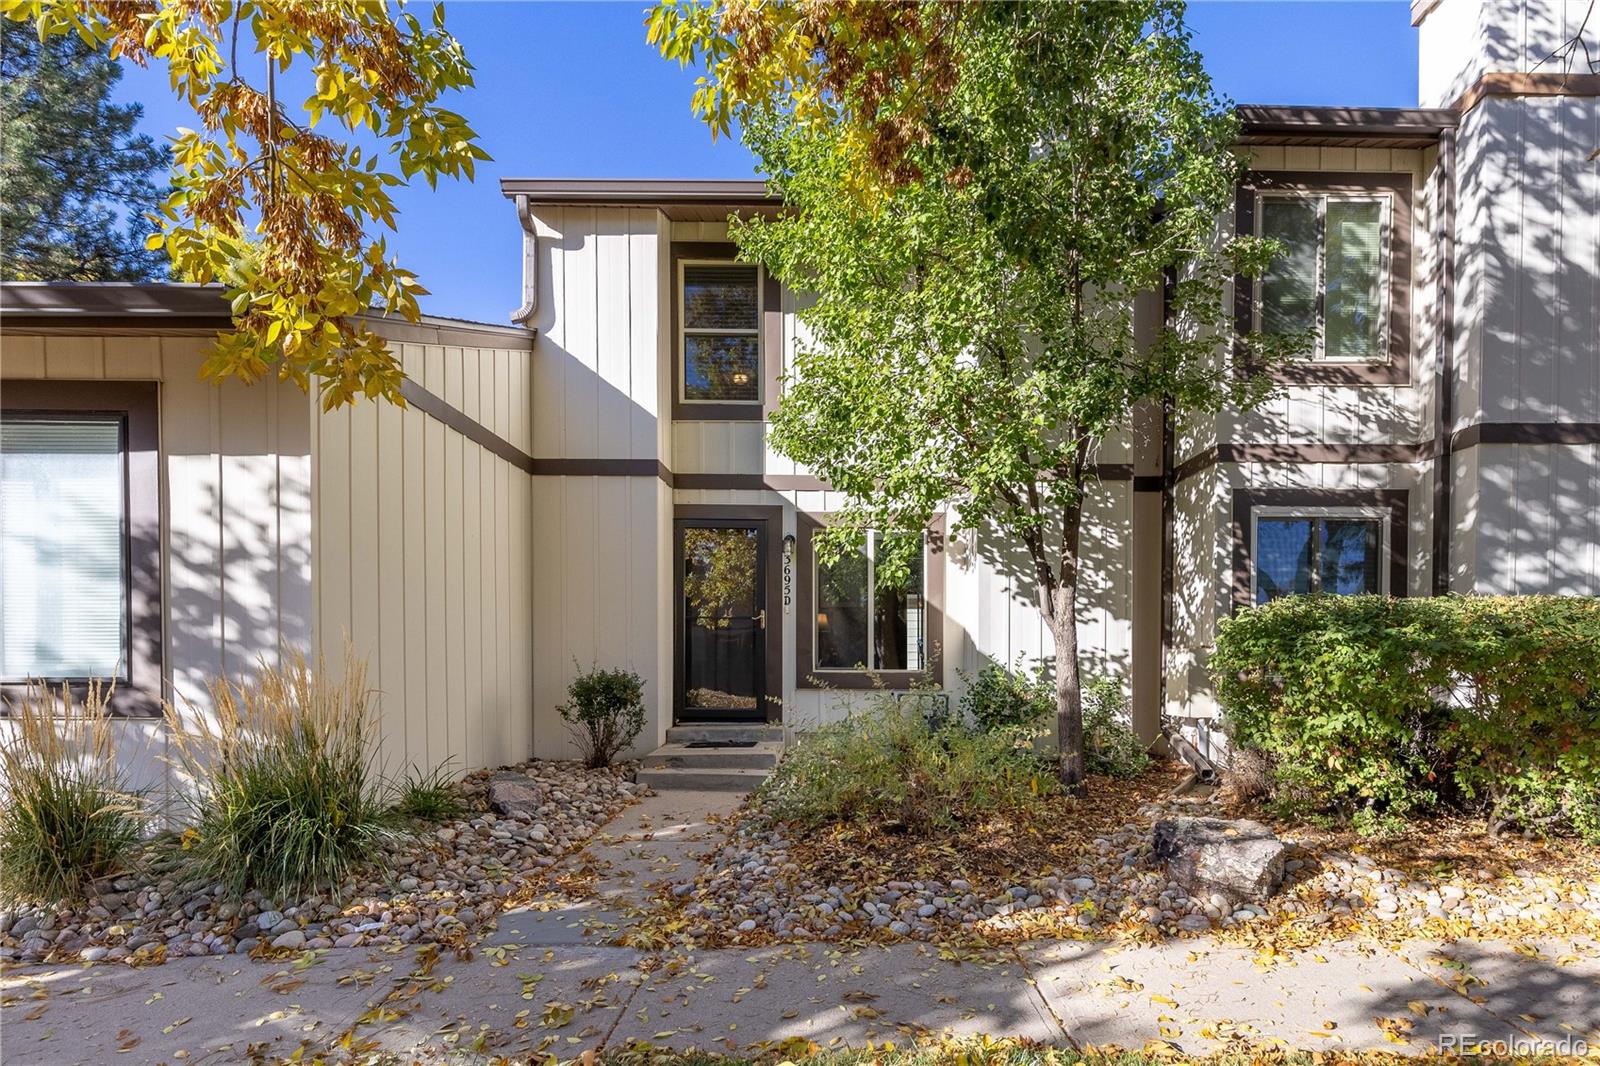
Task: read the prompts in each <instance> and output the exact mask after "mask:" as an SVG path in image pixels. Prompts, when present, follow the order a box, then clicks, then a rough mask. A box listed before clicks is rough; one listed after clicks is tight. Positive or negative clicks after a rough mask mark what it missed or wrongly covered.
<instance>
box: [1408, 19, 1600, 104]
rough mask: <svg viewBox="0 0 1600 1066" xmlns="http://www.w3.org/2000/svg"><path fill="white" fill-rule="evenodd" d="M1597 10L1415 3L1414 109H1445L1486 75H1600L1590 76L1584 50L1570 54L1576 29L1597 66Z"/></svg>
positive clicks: (1599, 53) (1599, 30)
mask: <svg viewBox="0 0 1600 1066" xmlns="http://www.w3.org/2000/svg"><path fill="white" fill-rule="evenodd" d="M1597 6H1600V5H1595V4H1592V3H1591V2H1590V0H1413V3H1412V5H1411V24H1412V25H1413V26H1416V27H1417V31H1418V40H1417V95H1418V97H1419V99H1418V101H1417V102H1418V104H1419V105H1420V106H1422V107H1451V106H1453V105H1455V104H1456V103H1457V102H1458V101H1460V100H1461V98H1462V96H1463V94H1465V93H1466V92H1467V90H1468V89H1470V88H1471V87H1472V86H1473V85H1474V84H1476V83H1477V82H1478V81H1479V79H1481V78H1482V77H1483V76H1484V75H1485V74H1506V73H1511V74H1580V75H1588V74H1595V73H1600V72H1597V71H1592V70H1590V68H1589V63H1588V62H1587V61H1586V57H1585V55H1584V52H1583V49H1581V48H1577V49H1574V48H1573V47H1572V42H1573V41H1574V40H1575V39H1577V38H1578V36H1579V31H1580V28H1582V37H1583V38H1584V39H1585V40H1587V41H1588V43H1589V54H1590V55H1592V56H1593V57H1594V59H1595V60H1596V61H1600V10H1596V8H1597ZM1592 10H1593V11H1595V13H1594V14H1593V15H1590V14H1589V13H1590V12H1591V11H1592ZM1586 15H1588V16H1589V24H1588V26H1587V27H1586V28H1584V27H1583V24H1584V18H1585V16H1586Z"/></svg>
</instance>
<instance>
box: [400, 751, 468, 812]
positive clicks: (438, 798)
mask: <svg viewBox="0 0 1600 1066" xmlns="http://www.w3.org/2000/svg"><path fill="white" fill-rule="evenodd" d="M451 778H452V775H451V774H450V773H448V772H447V771H446V770H445V768H444V766H443V765H442V764H441V765H439V766H435V767H434V768H433V769H432V770H426V771H424V770H420V769H417V768H415V767H413V768H412V769H410V770H408V771H406V775H405V776H404V777H403V778H401V779H400V781H399V783H398V784H397V785H396V786H395V800H394V806H393V807H392V808H390V809H391V810H392V811H393V812H394V813H395V814H396V815H397V816H398V817H400V818H402V819H404V820H406V821H411V822H429V823H437V822H449V821H452V820H454V819H456V818H459V817H461V816H462V815H463V814H464V813H466V808H465V807H463V806H462V805H461V799H460V797H458V796H457V795H456V790H455V788H454V787H453V783H452V780H451Z"/></svg>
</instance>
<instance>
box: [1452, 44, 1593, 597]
mask: <svg viewBox="0 0 1600 1066" xmlns="http://www.w3.org/2000/svg"><path fill="white" fill-rule="evenodd" d="M1546 14H1548V13H1546ZM1530 17H1531V16H1530ZM1546 28H1547V29H1548V27H1546ZM1541 32H1542V31H1541ZM1540 39H1542V36H1541V37H1540ZM1493 69H1505V67H1503V66H1502V67H1495V68H1493ZM1595 144H1600V99H1596V98H1594V97H1511V98H1501V97H1490V98H1486V99H1484V100H1483V101H1482V102H1480V103H1479V104H1478V106H1477V107H1475V108H1473V109H1472V110H1471V111H1470V112H1468V113H1467V114H1466V115H1465V116H1464V117H1463V119H1462V124H1461V128H1460V131H1459V134H1458V147H1457V151H1458V156H1459V159H1460V161H1461V163H1460V165H1459V172H1460V175H1461V177H1460V189H1459V193H1458V202H1457V219H1458V225H1459V227H1460V235H1459V237H1458V239H1457V244H1456V248H1457V253H1456V273H1457V293H1458V296H1457V299H1458V305H1457V320H1458V326H1457V331H1456V353H1455V355H1456V368H1457V378H1456V384H1457V394H1456V395H1457V399H1456V415H1457V421H1456V428H1460V427H1463V426H1467V425H1471V424H1475V423H1497V422H1521V423H1533V424H1541V423H1567V424H1571V423H1578V424H1595V423H1600V165H1597V164H1596V163H1595V162H1594V161H1593V160H1590V159H1589V158H1588V153H1589V152H1590V150H1591V149H1592V147H1593V145H1595ZM1455 465H1456V469H1455V471H1454V478H1455V482H1456V484H1457V485H1458V488H1457V491H1456V493H1455V497H1454V498H1453V499H1452V511H1453V518H1454V520H1455V523H1456V528H1457V530H1458V531H1459V532H1458V533H1457V535H1456V537H1455V539H1454V541H1453V544H1454V546H1455V553H1454V555H1453V556H1452V575H1451V579H1452V587H1453V588H1455V589H1456V590H1458V591H1463V592H1483V593H1520V594H1528V593H1555V594H1562V595H1596V594H1600V551H1597V550H1596V547H1595V545H1596V543H1597V542H1600V517H1597V515H1600V445H1595V444H1576V445H1550V444H1480V445H1479V446H1478V447H1476V448H1474V449H1470V450H1469V451H1468V452H1465V453H1462V454H1458V455H1457V456H1456V458H1455Z"/></svg>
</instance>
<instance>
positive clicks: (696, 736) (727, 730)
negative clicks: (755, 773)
mask: <svg viewBox="0 0 1600 1066" xmlns="http://www.w3.org/2000/svg"><path fill="white" fill-rule="evenodd" d="M699 740H737V741H743V742H746V743H748V742H750V741H755V742H756V743H762V742H766V741H780V742H781V741H782V740H783V726H781V725H764V724H762V723H760V722H754V723H746V722H691V723H689V724H688V725H675V726H669V727H668V729H667V743H668V744H690V743H693V742H695V741H699Z"/></svg>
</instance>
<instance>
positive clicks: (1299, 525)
mask: <svg viewBox="0 0 1600 1066" xmlns="http://www.w3.org/2000/svg"><path fill="white" fill-rule="evenodd" d="M1388 521H1389V516H1388V514H1387V513H1379V512H1376V511H1372V510H1367V509H1361V508H1321V509H1316V510H1309V511H1290V510H1286V509H1280V508H1258V509H1257V510H1256V512H1255V537H1254V543H1255V577H1254V602H1256V603H1266V602H1268V601H1269V600H1275V599H1278V598H1279V597H1281V596H1289V595H1292V594H1294V593H1306V592H1328V593H1335V594H1338V595H1344V596H1351V595H1359V594H1361V593H1374V594H1377V593H1382V592H1384V591H1386V589H1385V587H1384V585H1385V582H1384V571H1385V567H1384V562H1383V561H1384V559H1385V558H1386V557H1387V545H1386V544H1385V536H1386V534H1385V527H1386V525H1387V523H1388Z"/></svg>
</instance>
